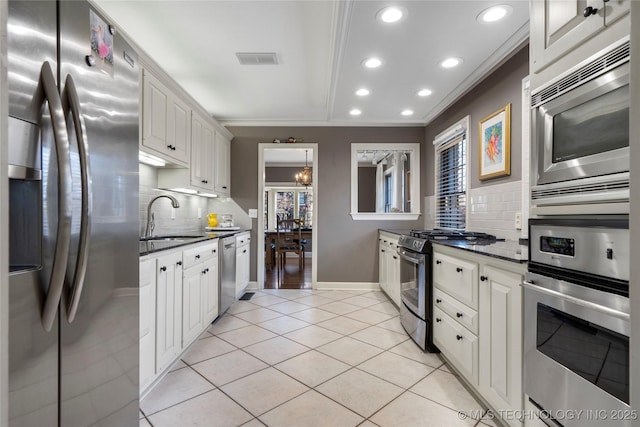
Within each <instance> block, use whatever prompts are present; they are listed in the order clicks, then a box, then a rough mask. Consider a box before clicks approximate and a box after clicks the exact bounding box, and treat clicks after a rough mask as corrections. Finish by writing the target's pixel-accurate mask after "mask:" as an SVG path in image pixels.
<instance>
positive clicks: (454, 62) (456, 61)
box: [440, 58, 462, 68]
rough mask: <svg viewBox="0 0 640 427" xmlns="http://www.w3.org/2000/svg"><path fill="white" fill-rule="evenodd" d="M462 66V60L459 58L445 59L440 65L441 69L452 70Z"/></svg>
mask: <svg viewBox="0 0 640 427" xmlns="http://www.w3.org/2000/svg"><path fill="white" fill-rule="evenodd" d="M460 64H462V59H460V58H447V59H445V60H444V61H442V62H441V63H440V65H441V66H442V67H443V68H453V67H457V66H458V65H460Z"/></svg>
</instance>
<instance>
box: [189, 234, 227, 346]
mask: <svg viewBox="0 0 640 427" xmlns="http://www.w3.org/2000/svg"><path fill="white" fill-rule="evenodd" d="M183 259H184V268H185V269H184V276H183V284H182V288H183V292H182V348H183V349H184V348H186V347H187V346H189V344H191V343H192V342H193V341H194V340H195V339H196V338H197V337H198V336H199V335H200V334H201V333H202V331H203V330H204V327H205V325H208V323H209V322H210V321H211V320H213V319H214V318H215V316H217V314H218V313H217V306H218V278H217V274H218V268H217V262H218V240H217V239H215V240H213V241H210V242H208V243H207V244H206V245H202V246H197V247H195V248H193V249H188V250H185V251H184V252H183ZM212 264H215V265H212ZM214 276H215V277H214ZM214 306H215V309H214V308H213V307H214ZM211 316H213V317H211Z"/></svg>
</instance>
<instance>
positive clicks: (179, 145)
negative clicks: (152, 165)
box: [142, 69, 191, 166]
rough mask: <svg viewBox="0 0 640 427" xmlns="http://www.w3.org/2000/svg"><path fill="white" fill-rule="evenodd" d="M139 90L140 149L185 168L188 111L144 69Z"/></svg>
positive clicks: (183, 103) (188, 108)
mask: <svg viewBox="0 0 640 427" xmlns="http://www.w3.org/2000/svg"><path fill="white" fill-rule="evenodd" d="M142 90H143V96H142V99H143V100H142V148H143V149H145V150H150V152H151V153H152V154H155V155H158V156H160V157H162V158H164V159H166V160H168V161H170V162H172V163H176V164H179V165H182V166H188V165H189V154H190V146H191V108H190V107H189V106H188V105H187V103H185V102H184V101H183V100H181V99H180V98H179V97H178V96H177V95H175V94H174V93H173V92H172V91H171V89H169V88H168V87H167V86H166V85H165V84H163V83H162V82H161V81H160V80H159V79H158V78H156V77H155V76H154V75H153V74H151V73H150V72H149V71H148V70H146V69H145V70H144V71H143V89H142Z"/></svg>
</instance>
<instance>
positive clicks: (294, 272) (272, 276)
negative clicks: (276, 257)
mask: <svg viewBox="0 0 640 427" xmlns="http://www.w3.org/2000/svg"><path fill="white" fill-rule="evenodd" d="M311 264H312V263H311V258H309V257H307V259H305V263H304V267H303V268H302V271H300V270H298V260H297V259H294V258H291V259H288V260H287V263H286V264H285V273H284V283H281V284H278V271H277V269H276V268H275V267H274V268H272V269H271V270H270V271H267V270H266V269H265V272H264V288H265V289H311V285H312V282H311ZM281 281H282V279H281Z"/></svg>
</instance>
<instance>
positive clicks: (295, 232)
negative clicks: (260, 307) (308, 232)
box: [276, 219, 304, 283]
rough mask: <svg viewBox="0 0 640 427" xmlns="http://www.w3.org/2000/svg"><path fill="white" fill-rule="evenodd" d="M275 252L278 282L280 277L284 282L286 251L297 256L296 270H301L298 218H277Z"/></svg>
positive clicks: (301, 256)
mask: <svg viewBox="0 0 640 427" xmlns="http://www.w3.org/2000/svg"><path fill="white" fill-rule="evenodd" d="M276 252H277V253H276V257H277V267H276V268H277V272H278V282H279V283H280V278H281V277H282V282H284V272H285V264H286V262H287V254H288V253H295V254H296V255H297V256H298V270H299V271H302V267H303V260H304V246H303V244H302V228H301V227H300V220H299V219H278V223H277V230H276ZM281 273H282V274H281Z"/></svg>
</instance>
